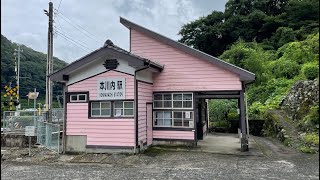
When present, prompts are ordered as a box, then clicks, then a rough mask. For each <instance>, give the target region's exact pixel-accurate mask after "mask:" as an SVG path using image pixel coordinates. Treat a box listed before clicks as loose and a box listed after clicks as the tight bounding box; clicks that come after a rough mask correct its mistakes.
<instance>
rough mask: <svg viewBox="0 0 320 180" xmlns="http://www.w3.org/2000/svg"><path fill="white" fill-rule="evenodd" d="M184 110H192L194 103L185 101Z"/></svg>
mask: <svg viewBox="0 0 320 180" xmlns="http://www.w3.org/2000/svg"><path fill="white" fill-rule="evenodd" d="M183 107H184V108H192V101H183Z"/></svg>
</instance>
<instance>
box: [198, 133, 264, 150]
mask: <svg viewBox="0 0 320 180" xmlns="http://www.w3.org/2000/svg"><path fill="white" fill-rule="evenodd" d="M249 148H250V151H246V152H241V151H240V138H239V137H238V134H228V133H209V134H208V135H207V136H205V137H204V139H203V140H199V141H198V148H197V149H196V150H197V151H201V152H209V153H217V154H230V155H254V156H260V155H261V156H262V155H263V153H262V151H261V150H260V149H259V147H258V145H257V144H256V142H255V141H254V140H253V139H252V138H249Z"/></svg>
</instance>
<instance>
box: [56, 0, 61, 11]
mask: <svg viewBox="0 0 320 180" xmlns="http://www.w3.org/2000/svg"><path fill="white" fill-rule="evenodd" d="M61 1H62V0H60V2H59V6H58V9H57V11H58V10H59V8H60V4H61Z"/></svg>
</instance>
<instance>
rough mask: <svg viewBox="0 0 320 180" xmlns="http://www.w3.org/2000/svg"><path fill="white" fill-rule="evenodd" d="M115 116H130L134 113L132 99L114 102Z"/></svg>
mask: <svg viewBox="0 0 320 180" xmlns="http://www.w3.org/2000/svg"><path fill="white" fill-rule="evenodd" d="M113 114H114V116H115V117H129V116H133V115H134V111H133V102H132V101H115V102H114V113H113Z"/></svg>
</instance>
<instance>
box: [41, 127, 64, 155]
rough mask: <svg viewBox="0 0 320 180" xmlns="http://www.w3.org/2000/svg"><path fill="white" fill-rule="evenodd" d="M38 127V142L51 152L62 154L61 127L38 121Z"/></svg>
mask: <svg viewBox="0 0 320 180" xmlns="http://www.w3.org/2000/svg"><path fill="white" fill-rule="evenodd" d="M37 126H38V128H37V142H38V143H39V144H41V145H43V146H45V147H46V148H48V149H50V150H53V151H55V152H57V153H60V152H61V150H60V148H61V146H60V143H61V140H60V133H61V132H62V131H61V130H60V129H61V128H60V125H59V124H53V123H48V122H42V121H38V123H37Z"/></svg>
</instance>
